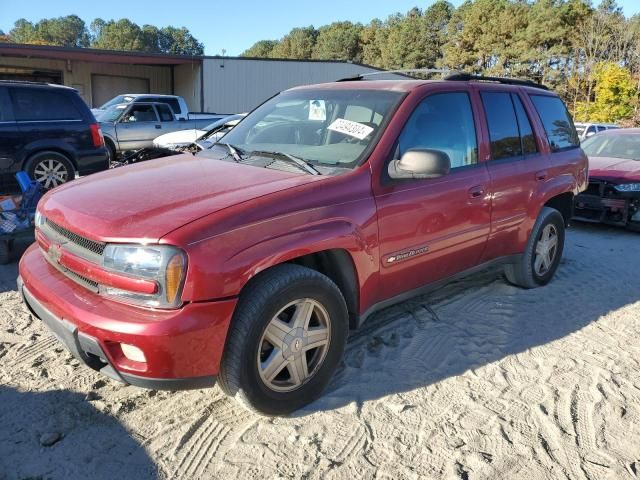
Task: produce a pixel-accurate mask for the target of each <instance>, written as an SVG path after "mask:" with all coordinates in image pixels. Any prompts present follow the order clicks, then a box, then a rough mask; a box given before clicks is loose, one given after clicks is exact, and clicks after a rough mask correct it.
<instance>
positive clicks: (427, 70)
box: [336, 68, 451, 82]
mask: <svg viewBox="0 0 640 480" xmlns="http://www.w3.org/2000/svg"><path fill="white" fill-rule="evenodd" d="M450 71H451V70H443V69H441V68H404V69H399V70H380V71H379V72H368V73H359V74H357V75H354V76H353V77H346V78H341V79H339V80H336V82H354V81H358V80H365V79H366V78H367V77H373V76H376V75H387V74H389V73H391V74H395V75H402V76H404V77H407V78H408V79H413V77H410V76H409V75H408V74H409V73H441V74H445V73H449V72H450Z"/></svg>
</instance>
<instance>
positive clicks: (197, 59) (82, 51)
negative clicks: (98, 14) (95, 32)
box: [0, 43, 202, 65]
mask: <svg viewBox="0 0 640 480" xmlns="http://www.w3.org/2000/svg"><path fill="white" fill-rule="evenodd" d="M0 56H9V57H28V58H47V59H57V60H80V61H85V62H102V63H128V64H136V65H183V64H190V63H201V62H202V57H201V56H189V55H167V54H164V53H147V52H123V51H117V50H99V49H96V48H75V47H55V46H52V45H28V44H22V43H0Z"/></svg>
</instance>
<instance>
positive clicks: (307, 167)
mask: <svg viewBox="0 0 640 480" xmlns="http://www.w3.org/2000/svg"><path fill="white" fill-rule="evenodd" d="M253 155H258V156H263V157H273V158H276V157H277V158H279V159H281V160H288V161H289V162H291V163H294V164H296V165H297V166H298V167H300V168H301V169H302V170H304V171H305V172H307V173H310V174H311V175H322V174H321V173H320V171H319V170H318V169H316V168H315V167H314V166H313V164H312V163H311V162H307V161H306V160H304V159H302V158H299V157H296V156H294V155H291V154H290V153H284V152H270V151H268V150H254V151H253V152H251V153H250V154H249V156H250V157H251V156H253Z"/></svg>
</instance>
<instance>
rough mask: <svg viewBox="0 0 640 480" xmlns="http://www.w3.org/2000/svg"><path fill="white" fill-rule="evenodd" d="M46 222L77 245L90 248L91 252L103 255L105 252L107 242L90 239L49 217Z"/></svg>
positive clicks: (86, 248)
mask: <svg viewBox="0 0 640 480" xmlns="http://www.w3.org/2000/svg"><path fill="white" fill-rule="evenodd" d="M46 222H47V226H48V227H49V228H50V229H51V230H53V231H54V232H56V233H57V234H58V235H60V236H62V237H64V238H66V239H67V240H69V241H70V242H71V243H73V244H75V245H77V246H78V247H80V248H83V249H85V250H88V251H90V252H93V253H95V254H96V255H102V253H103V252H104V248H105V246H106V244H105V243H102V242H96V241H94V240H89V239H88V238H85V237H83V236H81V235H78V234H77V233H73V232H71V231H69V230H67V229H66V228H63V227H61V226H60V225H58V224H57V223H54V222H52V221H51V220H49V219H48V218H47V220H46Z"/></svg>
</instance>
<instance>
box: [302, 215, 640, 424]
mask: <svg viewBox="0 0 640 480" xmlns="http://www.w3.org/2000/svg"><path fill="white" fill-rule="evenodd" d="M639 240H640V235H638V234H637V233H632V232H626V231H624V230H620V229H612V228H607V227H605V228H602V227H601V226H597V225H595V226H594V225H581V224H578V225H576V226H573V227H572V228H571V229H570V231H569V232H568V234H567V240H566V245H565V253H564V258H563V261H562V264H561V265H560V268H559V269H558V271H557V274H556V277H555V279H554V280H553V281H552V282H551V283H550V284H549V285H547V286H545V287H542V288H537V289H533V290H524V289H520V288H517V287H514V286H511V285H509V284H508V283H507V282H506V280H504V278H503V276H502V271H501V270H497V269H493V270H488V271H485V272H482V273H479V274H477V275H474V276H472V277H468V278H467V279H464V280H461V281H458V282H455V283H451V284H449V285H447V286H445V287H444V288H442V289H440V290H439V291H437V292H434V293H433V294H430V295H426V296H422V297H417V298H415V299H412V300H410V301H407V302H404V303H402V304H399V305H397V306H394V307H390V308H388V309H385V310H384V311H381V312H378V313H377V314H376V315H375V316H374V317H372V318H370V319H369V320H368V321H367V323H366V324H365V325H364V326H363V328H362V329H360V330H358V331H356V332H352V334H351V337H350V339H349V343H348V345H347V349H346V352H345V357H344V361H343V362H342V364H341V367H340V369H339V371H338V372H337V374H336V375H335V377H334V379H333V380H332V382H331V384H330V385H329V388H328V390H327V392H326V393H325V394H324V395H323V396H322V397H321V398H320V399H319V400H317V401H316V402H314V403H312V404H311V405H310V406H308V407H306V408H305V409H303V410H302V411H300V412H298V413H297V414H296V415H301V416H304V415H308V414H311V413H314V412H317V411H322V410H330V409H334V408H340V407H343V406H346V405H348V404H350V403H352V402H356V403H357V404H362V403H363V402H365V401H367V400H375V399H378V398H381V397H384V396H387V395H393V394H396V393H402V392H408V391H412V390H414V389H416V388H420V387H424V386H427V385H431V384H435V383H437V382H439V381H441V380H444V379H446V378H448V377H453V376H457V375H460V374H463V373H464V372H466V371H469V370H474V369H478V368H481V367H483V366H485V365H488V364H491V363H494V362H499V361H501V360H503V359H505V358H506V357H508V356H510V355H514V354H517V353H520V352H525V351H527V350H529V349H532V348H535V347H538V346H542V345H545V344H548V343H550V342H553V341H555V340H558V339H561V338H563V337H566V336H567V335H570V334H571V333H573V332H577V331H578V330H580V329H582V328H584V327H586V326H587V325H589V324H590V323H592V322H595V321H597V320H598V319H599V318H600V317H601V316H603V315H605V314H607V313H609V312H611V311H615V310H618V309H620V308H621V307H624V306H626V305H629V304H633V303H635V302H638V301H639V300H640V290H639V289H638V282H637V278H638V277H637V275H638V274H637V272H638V271H640V255H638V254H637V253H634V254H630V252H637V247H638V241H639Z"/></svg>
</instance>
